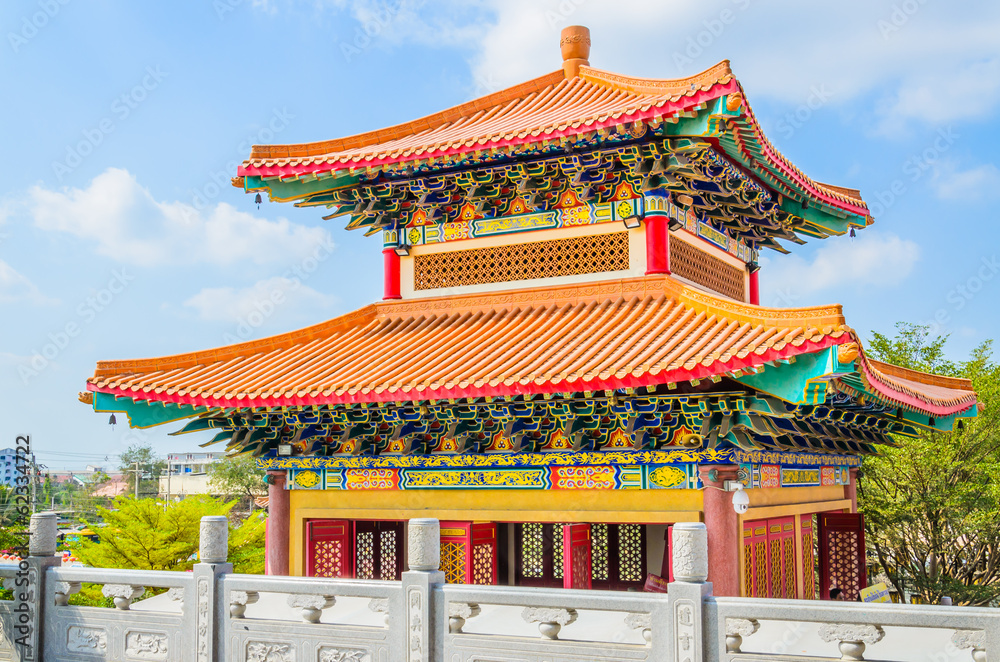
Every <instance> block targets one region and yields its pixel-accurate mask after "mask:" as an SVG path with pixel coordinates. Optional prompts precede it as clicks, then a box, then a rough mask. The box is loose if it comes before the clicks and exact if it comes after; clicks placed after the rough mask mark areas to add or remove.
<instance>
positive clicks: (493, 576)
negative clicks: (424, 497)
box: [441, 522, 497, 584]
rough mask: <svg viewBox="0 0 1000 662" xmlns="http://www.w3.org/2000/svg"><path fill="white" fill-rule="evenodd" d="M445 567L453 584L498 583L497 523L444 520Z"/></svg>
mask: <svg viewBox="0 0 1000 662" xmlns="http://www.w3.org/2000/svg"><path fill="white" fill-rule="evenodd" d="M441 570H442V572H444V578H445V581H446V582H448V583H449V584H496V583H497V525H496V523H495V522H441Z"/></svg>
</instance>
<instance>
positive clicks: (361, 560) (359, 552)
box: [354, 520, 403, 581]
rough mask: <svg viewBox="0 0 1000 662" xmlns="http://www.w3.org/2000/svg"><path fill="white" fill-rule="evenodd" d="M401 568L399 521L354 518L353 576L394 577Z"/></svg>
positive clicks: (401, 548)
mask: <svg viewBox="0 0 1000 662" xmlns="http://www.w3.org/2000/svg"><path fill="white" fill-rule="evenodd" d="M402 571H403V523H402V522H400V521H391V520H388V521H378V520H375V521H363V520H359V521H355V522H354V576H355V578H357V579H381V580H384V581H398V580H399V579H400V578H401V577H402Z"/></svg>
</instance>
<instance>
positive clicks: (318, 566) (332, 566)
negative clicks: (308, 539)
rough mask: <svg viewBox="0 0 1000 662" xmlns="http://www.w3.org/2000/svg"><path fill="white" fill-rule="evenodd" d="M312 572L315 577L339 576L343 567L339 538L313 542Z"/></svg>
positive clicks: (341, 545)
mask: <svg viewBox="0 0 1000 662" xmlns="http://www.w3.org/2000/svg"><path fill="white" fill-rule="evenodd" d="M313 553H314V554H313V559H314V561H313V563H314V569H313V572H314V574H315V575H316V576H317V577H340V575H341V573H342V572H343V567H344V547H343V542H342V541H340V540H317V541H316V542H315V543H313Z"/></svg>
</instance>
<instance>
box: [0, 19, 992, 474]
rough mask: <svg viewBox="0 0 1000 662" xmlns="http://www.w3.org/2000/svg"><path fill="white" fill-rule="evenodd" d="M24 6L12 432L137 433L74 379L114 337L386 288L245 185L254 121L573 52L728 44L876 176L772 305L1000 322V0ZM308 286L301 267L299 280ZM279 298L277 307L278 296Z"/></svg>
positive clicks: (687, 52)
mask: <svg viewBox="0 0 1000 662" xmlns="http://www.w3.org/2000/svg"><path fill="white" fill-rule="evenodd" d="M822 5H823V6H821V5H820V4H819V3H802V2H799V1H795V2H792V1H791V0H773V1H772V2H768V3H766V4H765V3H763V2H757V1H755V0H724V1H719V2H702V1H693V0H676V1H674V2H653V1H649V2H639V1H637V0H616V1H615V2H600V1H598V0H561V1H557V0H481V1H479V2H457V1H450V0H439V1H436V2H433V3H431V2H409V1H403V2H400V0H392V1H391V2H388V3H378V2H364V1H360V0H359V1H353V0H340V1H336V0H331V1H323V0H310V1H301V2H296V1H293V0H266V1H265V0H204V1H199V2H191V1H179V2H171V3H136V2H126V1H125V0H87V1H85V0H10V1H8V2H4V3H3V4H2V5H0V85H2V89H3V92H4V95H3V102H2V105H0V109H2V110H0V113H2V117H3V120H4V121H3V122H0V154H2V159H0V174H2V180H0V402H2V405H0V410H2V416H0V446H6V445H13V441H14V436H15V435H16V434H23V433H30V434H31V435H32V440H33V445H34V448H35V450H36V451H37V452H38V453H39V456H40V461H42V462H44V463H46V464H47V465H48V466H49V467H50V468H53V469H62V468H76V467H82V466H83V465H85V464H87V463H92V462H95V461H101V460H103V458H104V457H105V456H108V457H109V461H108V464H109V465H111V466H114V465H115V464H116V459H115V456H116V455H117V454H118V453H120V452H121V451H122V450H124V449H125V448H126V447H127V446H128V445H129V444H130V443H134V442H137V441H138V442H149V443H152V444H154V445H155V446H156V448H157V449H158V450H159V451H160V452H162V453H167V452H178V451H187V450H194V449H195V448H196V446H197V444H198V443H200V442H202V441H204V439H202V438H199V437H195V436H187V437H168V436H167V435H166V433H167V432H169V431H170V429H169V427H167V428H164V429H162V430H160V429H155V430H150V431H134V430H133V431H130V430H128V428H127V426H124V425H121V424H119V425H118V426H117V427H116V428H115V429H111V428H110V427H109V426H108V423H107V416H105V415H97V414H94V413H92V412H91V411H90V410H89V409H88V408H87V407H86V406H84V405H82V404H80V403H79V402H78V401H77V393H78V392H79V391H82V390H84V383H85V380H86V378H87V377H88V376H89V375H90V374H92V372H93V368H94V364H95V362H96V361H97V360H101V359H124V358H138V357H146V356H162V355H166V354H173V353H177V352H185V351H193V350H198V349H205V348H209V347H214V346H219V345H223V344H227V343H228V342H231V341H235V340H244V339H251V338H259V337H263V336H265V335H269V334H272V333H278V332H282V331H288V330H292V329H295V328H299V327H301V326H304V325H307V324H311V323H315V322H319V321H322V320H324V319H328V318H330V317H332V316H335V315H337V314H340V313H344V312H348V311H350V310H353V309H355V308H357V307H360V306H362V305H364V304H366V303H369V302H371V301H374V300H377V299H378V298H379V296H380V293H381V261H380V255H379V242H378V240H377V239H376V238H367V239H366V238H364V237H363V236H361V235H360V234H359V233H347V232H345V231H344V230H343V222H342V220H334V221H332V222H325V221H322V220H321V219H320V216H321V213H320V212H318V211H315V210H312V211H310V210H300V209H295V208H294V207H292V206H290V205H283V204H272V203H268V202H267V201H265V202H264V204H262V205H261V206H260V209H258V208H257V205H255V204H254V203H253V199H252V196H247V195H244V194H243V193H241V192H240V191H239V190H238V189H235V188H232V187H231V186H229V184H228V180H229V178H230V177H232V176H234V175H235V167H236V165H237V164H238V162H239V161H241V160H242V159H243V158H244V157H245V156H246V155H247V154H248V152H249V146H250V145H251V144H254V143H268V142H275V143H285V142H302V141H312V140H321V139H327V138H334V137H339V136H343V135H349V134H352V133H356V132H360V131H365V130H369V129H375V128H380V127H382V126H386V125H389V124H393V123H396V122H401V121H406V120H409V119H412V118H415V117H418V116H421V115H424V114H427V113H430V112H434V111H436V110H440V109H442V108H444V107H447V106H450V105H454V104H456V103H460V102H462V101H466V100H468V99H471V98H473V97H475V96H479V95H481V94H485V93H487V92H491V91H494V90H497V89H501V88H502V87H505V86H507V85H510V84H515V83H519V82H522V81H524V80H526V79H528V78H531V77H534V76H537V75H541V74H544V73H547V72H549V71H552V70H555V69H557V68H559V66H560V57H559V50H558V35H559V30H560V29H561V28H562V27H564V26H565V25H571V24H582V25H587V26H589V27H590V28H591V33H592V41H593V48H592V51H591V64H592V65H593V66H595V67H598V68H602V69H607V70H611V71H616V72H620V73H624V74H631V75H638V76H649V77H658V78H671V77H677V76H683V75H689V74H691V73H696V72H697V71H701V70H703V69H706V68H708V67H709V66H711V65H713V64H715V63H716V62H717V61H719V60H721V59H724V58H728V59H730V60H731V61H732V67H733V70H734V71H735V73H736V75H737V77H738V78H739V79H740V81H741V82H742V83H743V85H744V87H745V89H746V91H747V96H748V99H749V101H750V103H751V105H752V106H753V108H754V110H755V112H756V114H757V116H758V118H759V119H760V120H761V122H762V124H763V126H764V129H765V131H766V132H767V134H768V136H769V137H770V138H771V140H772V141H773V142H774V143H775V144H776V145H777V147H778V148H779V149H780V150H782V152H783V153H784V154H785V155H786V156H788V157H789V158H790V159H791V160H792V162H793V163H795V164H796V165H797V166H799V167H800V168H801V169H802V170H803V171H805V172H806V173H808V174H809V175H810V176H812V177H813V178H815V179H817V180H819V181H823V182H828V183H833V184H839V185H843V186H850V187H856V188H859V189H861V191H862V194H863V195H864V197H865V199H866V200H867V201H868V202H869V205H870V206H871V207H872V210H873V215H874V216H875V218H876V222H875V225H874V226H872V227H871V228H869V229H867V230H864V231H862V232H859V233H858V236H857V238H855V239H853V240H852V239H849V238H846V237H845V238H835V239H830V240H826V241H822V242H821V241H814V242H810V243H809V244H807V245H806V246H802V247H794V248H795V250H794V253H793V255H791V256H780V255H777V254H772V255H769V256H767V260H766V261H765V262H764V268H763V271H762V273H761V285H762V303H764V304H765V305H776V306H788V305H794V306H799V305H813V304H826V303H832V302H837V303H842V304H843V305H844V308H845V313H846V315H847V319H848V323H849V324H851V325H852V326H853V327H854V328H856V329H857V330H858V331H859V332H860V333H861V334H862V336H863V337H865V338H868V337H870V332H871V330H873V329H874V330H879V331H884V332H885V331H891V330H892V327H893V325H894V324H895V323H896V322H897V321H912V322H935V320H936V322H935V324H936V327H935V328H936V330H938V331H940V332H942V333H950V334H951V341H950V343H949V348H950V352H951V354H952V355H953V357H955V358H961V357H963V356H965V354H966V353H967V352H968V350H969V349H970V348H972V347H973V346H975V345H976V344H978V343H980V342H982V341H983V340H985V339H987V338H993V337H996V336H997V335H998V333H997V323H998V321H1000V313H998V312H997V309H998V306H997V303H998V301H1000V263H998V262H997V260H998V258H1000V250H998V248H997V241H996V234H997V232H996V228H997V220H998V219H997V212H996V203H997V199H998V196H1000V194H998V191H1000V169H998V167H997V164H996V157H995V154H996V152H997V149H998V147H1000V135H998V133H997V131H996V128H995V126H996V123H997V121H998V119H1000V117H998V115H1000V5H998V4H997V3H994V2H971V1H970V2H963V3H962V4H961V5H954V4H946V3H940V2H933V1H932V0H905V1H902V2H840V3H822ZM296 274H298V276H300V278H298V280H296ZM296 283H301V284H299V285H296ZM274 292H278V293H280V296H279V297H278V298H279V299H280V303H278V304H277V305H271V306H269V305H268V304H266V303H262V302H264V301H267V300H269V299H270V297H271V294H272V293H274Z"/></svg>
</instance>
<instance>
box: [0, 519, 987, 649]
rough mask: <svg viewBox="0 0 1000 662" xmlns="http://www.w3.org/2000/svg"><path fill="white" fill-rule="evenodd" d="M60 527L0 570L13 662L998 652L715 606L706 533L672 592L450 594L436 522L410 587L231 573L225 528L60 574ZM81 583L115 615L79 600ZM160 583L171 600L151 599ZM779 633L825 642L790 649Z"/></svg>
mask: <svg viewBox="0 0 1000 662" xmlns="http://www.w3.org/2000/svg"><path fill="white" fill-rule="evenodd" d="M54 528H55V518H54V517H53V516H51V515H50V514H48V513H42V514H39V515H36V516H34V517H33V519H32V527H31V529H32V532H33V534H34V536H35V537H34V538H33V539H32V544H31V546H30V550H31V555H30V556H29V557H28V558H26V559H25V560H24V561H22V562H21V563H20V564H18V565H11V564H7V565H0V578H3V580H4V584H5V586H6V587H7V588H11V589H15V599H14V600H12V601H2V600H0V627H2V632H3V636H2V637H0V660H3V659H14V660H53V661H60V662H61V661H63V660H67V661H68V660H74V661H77V660H78V661H80V662H84V661H87V660H102V659H107V660H111V659H114V660H135V661H139V662H141V661H151V662H172V661H174V660H190V661H192V662H209V661H214V660H227V661H237V662H302V661H303V660H310V661H312V660H315V661H316V662H376V661H379V662H381V661H383V660H386V661H389V662H430V661H432V660H433V661H434V662H438V661H444V660H447V661H448V662H471V661H473V660H483V659H514V660H520V661H523V662H541V661H543V660H552V659H559V660H579V661H581V662H582V661H583V660H595V659H613V660H649V661H654V660H655V661H657V662H659V661H660V660H662V661H664V662H751V661H753V662H784V661H785V660H788V661H792V660H795V661H797V662H798V661H801V660H802V659H803V658H802V653H804V652H805V653H807V654H808V655H810V656H812V658H811V659H815V660H824V659H826V660H834V659H841V660H852V661H861V660H864V659H865V658H866V657H871V658H875V659H900V657H899V655H898V650H896V649H894V648H892V647H891V646H890V645H889V641H894V642H895V643H894V644H892V645H895V646H898V645H900V642H905V641H906V632H907V631H910V632H917V631H919V632H920V633H921V636H926V635H927V633H928V632H930V633H932V634H935V636H938V639H939V644H938V645H940V646H942V647H951V648H950V649H949V650H951V651H954V650H955V649H958V650H962V651H968V654H969V656H970V657H971V659H972V661H973V662H986V661H987V659H988V658H990V657H991V656H992V657H994V659H996V651H998V650H1000V612H998V611H997V610H992V609H971V608H962V607H942V606H922V605H921V606H917V605H881V604H877V605H871V604H858V603H844V602H819V601H797V600H758V599H745V598H721V597H720V598H715V597H712V595H711V585H709V584H707V583H706V582H705V579H706V575H707V572H708V565H707V554H706V551H707V541H706V537H705V531H704V526H703V525H701V524H677V525H675V526H674V529H673V543H674V544H673V546H672V553H673V554H674V557H673V567H674V571H675V573H674V574H675V579H676V580H677V581H674V582H672V583H671V584H670V585H669V590H668V592H667V593H666V594H662V593H628V592H619V591H585V590H564V589H542V588H526V587H510V586H464V585H454V584H445V583H444V575H443V574H442V573H441V572H440V571H439V570H438V569H437V568H438V565H439V558H440V557H439V553H440V550H439V547H438V545H439V539H440V533H439V524H438V522H437V520H430V519H423V520H411V522H410V523H409V528H408V555H407V556H408V559H409V564H410V569H409V570H408V571H406V572H404V573H403V575H402V580H401V581H396V582H382V581H360V580H340V579H326V578H317V577H274V576H260V575H236V574H232V566H231V565H230V564H229V563H228V562H226V558H225V556H226V553H225V550H226V549H227V546H228V542H227V531H228V523H227V522H226V520H225V518H205V520H203V522H202V530H201V535H202V545H201V551H200V558H201V559H203V560H204V561H203V562H202V563H198V564H196V565H195V567H194V569H193V572H153V571H139V570H106V569H96V568H81V567H73V568H62V567H60V561H59V558H58V557H56V556H55V548H54V540H55V536H54V535H53V533H52V532H53V531H54ZM83 584H98V585H101V586H102V593H103V595H105V596H107V597H109V598H112V599H113V601H114V603H115V607H114V608H105V607H82V606H74V605H71V604H69V602H70V601H71V598H72V596H73V594H75V593H77V592H79V591H80V588H81V586H82V585H83ZM149 588H152V589H157V590H156V591H155V592H156V593H158V594H160V595H158V596H157V597H155V598H151V599H149V600H148V601H147V600H143V599H142V596H144V595H148V594H149V593H148V592H144V589H149ZM159 589H166V592H165V593H163V591H161V590H159ZM781 627H784V628H785V630H786V632H790V631H792V630H794V631H795V632H804V633H806V634H808V635H809V636H810V637H811V640H810V641H812V643H810V646H813V648H810V649H809V650H808V651H805V650H804V648H803V646H801V645H799V643H796V646H795V647H794V648H795V651H794V652H795V654H791V653H788V652H787V651H781V650H778V649H777V648H776V647H775V645H774V641H775V639H774V636H773V635H774V632H775V628H781ZM900 632H901V633H902V636H901V635H900V634H899V633H900ZM803 640H804V638H803Z"/></svg>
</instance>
